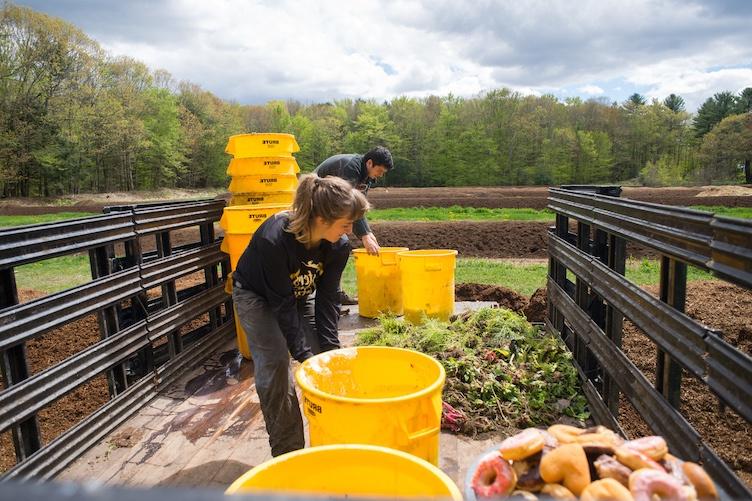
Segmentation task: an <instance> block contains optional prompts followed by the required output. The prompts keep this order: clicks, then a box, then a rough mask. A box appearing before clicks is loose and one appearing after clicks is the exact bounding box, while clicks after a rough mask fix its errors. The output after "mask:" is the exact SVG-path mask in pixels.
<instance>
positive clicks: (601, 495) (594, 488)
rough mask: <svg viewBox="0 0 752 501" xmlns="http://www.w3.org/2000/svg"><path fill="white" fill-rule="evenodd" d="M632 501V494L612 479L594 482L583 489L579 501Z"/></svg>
mask: <svg viewBox="0 0 752 501" xmlns="http://www.w3.org/2000/svg"><path fill="white" fill-rule="evenodd" d="M622 500H623V501H632V493H631V492H629V489H627V488H626V487H624V486H623V485H621V484H620V483H619V482H617V481H616V480H614V479H613V478H604V479H602V480H596V481H595V482H593V483H592V484H590V485H588V486H587V487H585V490H584V491H582V495H581V496H580V501H622Z"/></svg>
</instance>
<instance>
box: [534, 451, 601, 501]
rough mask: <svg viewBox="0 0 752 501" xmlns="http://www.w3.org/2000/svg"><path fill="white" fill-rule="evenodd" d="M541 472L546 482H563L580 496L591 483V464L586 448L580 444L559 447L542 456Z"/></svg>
mask: <svg viewBox="0 0 752 501" xmlns="http://www.w3.org/2000/svg"><path fill="white" fill-rule="evenodd" d="M540 474H541V478H542V479H543V480H545V481H546V483H549V484H557V483H561V484H563V485H564V487H566V488H567V489H569V490H570V491H572V493H573V494H574V495H575V496H579V495H580V493H581V492H582V490H583V489H584V488H585V487H586V486H587V485H588V484H589V483H590V465H589V464H588V460H587V456H586V455H585V450H584V449H583V448H582V446H581V445H580V444H564V445H561V446H559V447H557V448H556V449H554V450H552V451H551V452H549V453H548V454H545V455H544V456H543V457H542V458H541V462H540Z"/></svg>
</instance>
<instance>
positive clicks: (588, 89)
mask: <svg viewBox="0 0 752 501" xmlns="http://www.w3.org/2000/svg"><path fill="white" fill-rule="evenodd" d="M577 90H578V91H580V92H581V93H582V94H587V95H588V96H598V95H600V94H603V93H604V92H605V91H604V90H603V89H601V88H600V87H598V86H597V85H583V86H582V87H580V88H579V89H577Z"/></svg>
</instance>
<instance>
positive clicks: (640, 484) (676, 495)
mask: <svg viewBox="0 0 752 501" xmlns="http://www.w3.org/2000/svg"><path fill="white" fill-rule="evenodd" d="M629 492H631V493H632V496H633V497H634V499H635V501H653V500H654V499H655V498H656V497H657V498H658V499H671V500H676V501H692V500H695V499H697V497H696V494H695V489H694V488H693V487H691V486H688V485H682V484H681V482H679V481H678V480H677V479H676V478H674V477H672V476H671V475H669V474H668V473H666V472H664V471H658V470H651V469H650V468H643V469H641V470H637V471H635V472H633V473H632V474H631V475H630V476H629Z"/></svg>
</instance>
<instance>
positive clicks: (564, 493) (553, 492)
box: [541, 484, 577, 500]
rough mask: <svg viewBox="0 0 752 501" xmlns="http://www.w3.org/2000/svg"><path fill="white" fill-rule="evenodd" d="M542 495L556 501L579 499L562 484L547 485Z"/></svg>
mask: <svg viewBox="0 0 752 501" xmlns="http://www.w3.org/2000/svg"><path fill="white" fill-rule="evenodd" d="M541 494H545V495H547V496H548V497H552V498H554V499H567V500H569V499H575V500H576V499H577V497H575V495H574V494H572V491H570V490H569V489H567V488H566V487H564V486H563V485H560V484H546V485H544V486H543V488H542V489H541Z"/></svg>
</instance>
